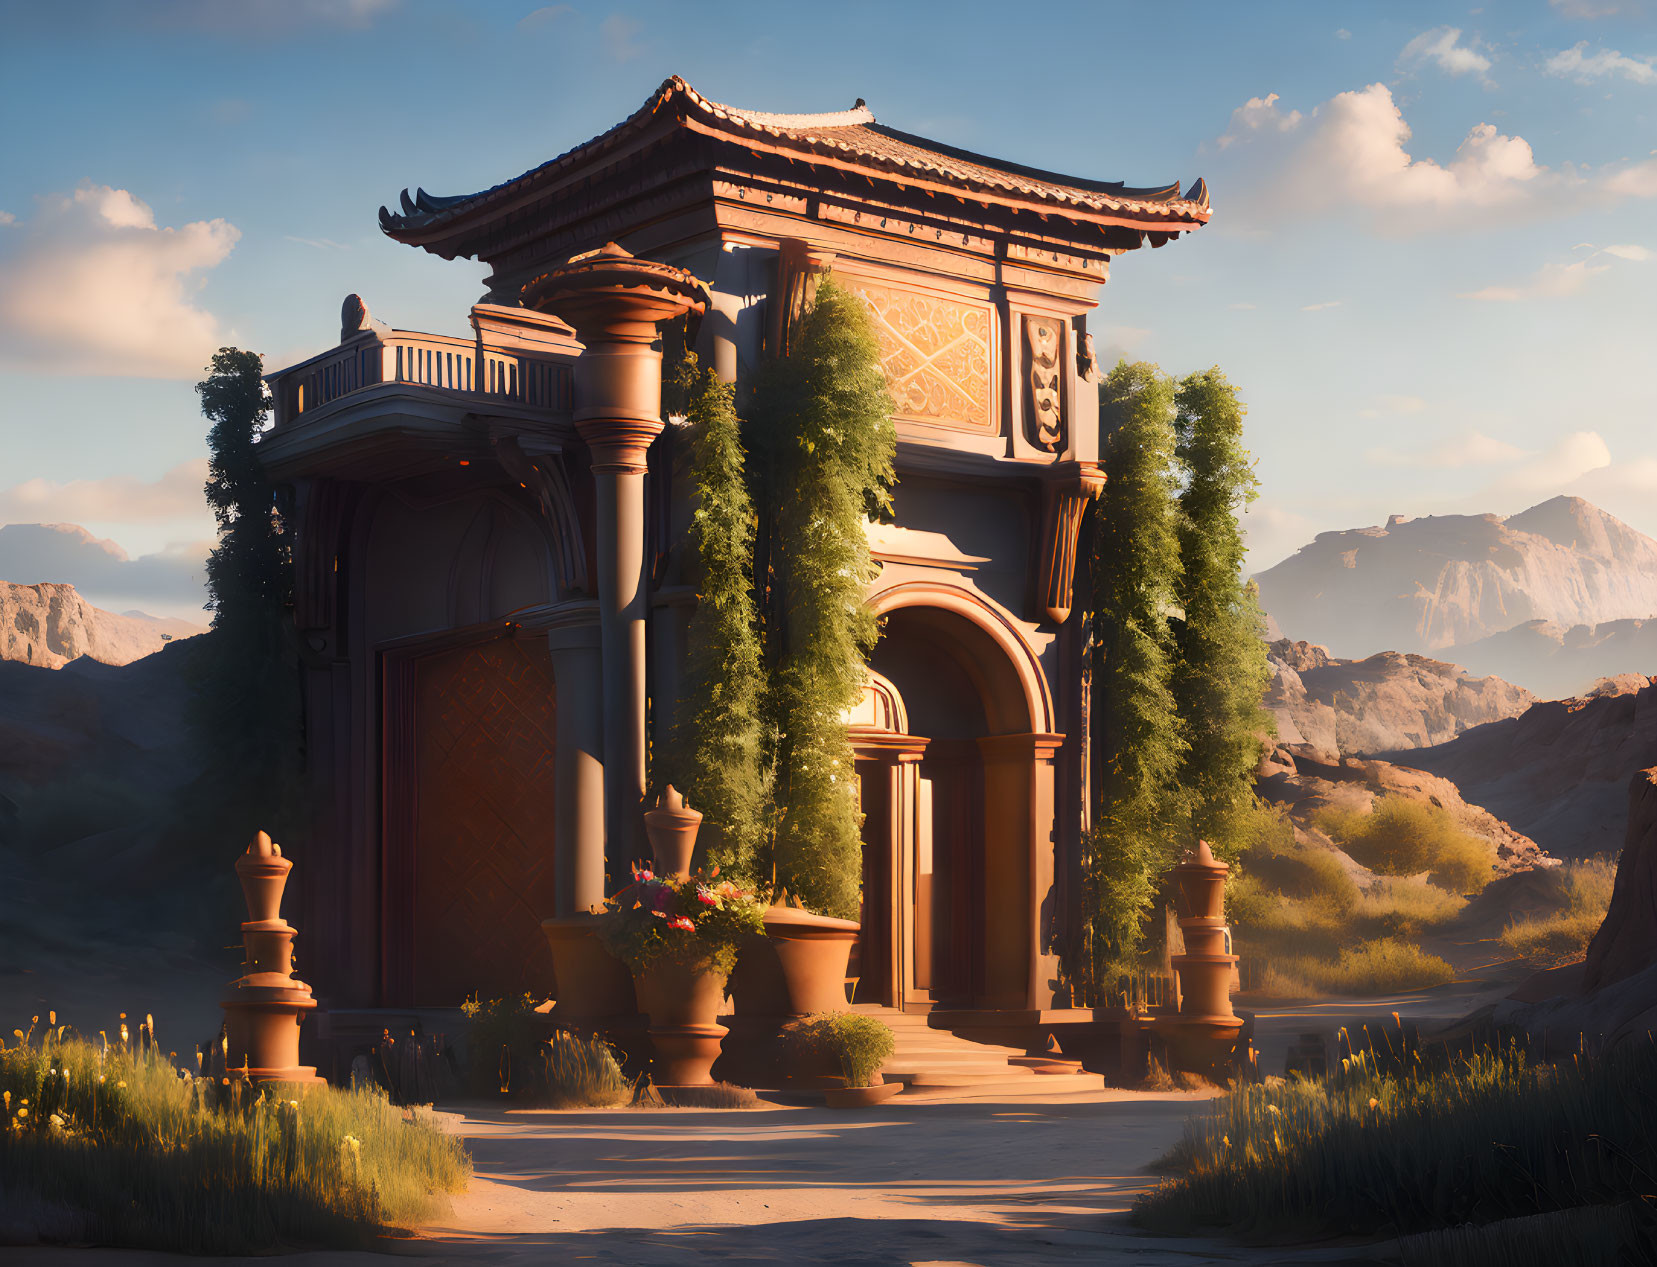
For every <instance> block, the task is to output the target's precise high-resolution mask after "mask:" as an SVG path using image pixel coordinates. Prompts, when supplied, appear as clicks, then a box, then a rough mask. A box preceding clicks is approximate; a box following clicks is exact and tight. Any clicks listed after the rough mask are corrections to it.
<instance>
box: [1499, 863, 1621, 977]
mask: <svg viewBox="0 0 1657 1267" xmlns="http://www.w3.org/2000/svg"><path fill="white" fill-rule="evenodd" d="M1616 880H1617V866H1616V864H1615V863H1614V862H1612V861H1610V860H1609V859H1607V858H1590V859H1588V860H1586V861H1583V862H1571V863H1567V864H1566V870H1565V893H1566V896H1567V898H1568V903H1569V904H1568V905H1567V906H1566V907H1565V909H1563V910H1560V911H1556V912H1554V913H1553V914H1552V915H1538V916H1533V917H1531V918H1528V919H1516V920H1513V921H1512V922H1510V923H1509V924H1508V926H1507V927H1506V928H1504V929H1503V930H1502V944H1503V945H1504V946H1506V947H1507V948H1508V949H1509V950H1510V951H1512V952H1513V953H1514V954H1515V955H1517V956H1518V957H1519V958H1521V959H1526V960H1529V961H1530V962H1531V963H1534V964H1537V965H1539V966H1546V965H1552V964H1560V963H1568V962H1570V961H1571V960H1573V959H1579V958H1581V957H1582V955H1583V953H1584V952H1586V951H1587V949H1588V943H1589V942H1590V941H1592V940H1593V937H1594V934H1595V933H1596V932H1598V931H1599V926H1600V925H1601V924H1603V923H1604V922H1605V912H1606V910H1607V908H1608V907H1610V905H1611V889H1612V887H1613V886H1614V885H1615V884H1616Z"/></svg>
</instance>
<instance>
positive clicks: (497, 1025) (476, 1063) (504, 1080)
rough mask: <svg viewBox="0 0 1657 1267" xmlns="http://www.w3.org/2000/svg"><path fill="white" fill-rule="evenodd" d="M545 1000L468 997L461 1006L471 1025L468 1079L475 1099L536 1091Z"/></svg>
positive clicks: (467, 1041) (534, 998)
mask: <svg viewBox="0 0 1657 1267" xmlns="http://www.w3.org/2000/svg"><path fill="white" fill-rule="evenodd" d="M541 1002H542V1000H540V999H537V998H536V997H535V996H534V995H533V994H520V995H517V996H515V997H513V998H506V999H478V998H469V999H467V1000H466V1002H464V1003H462V1004H461V1005H460V1010H461V1011H462V1012H463V1013H465V1016H466V1019H467V1021H469V1022H470V1025H469V1027H468V1030H467V1037H466V1080H467V1085H468V1086H469V1088H470V1090H471V1091H472V1094H474V1095H497V1094H499V1095H510V1094H512V1092H513V1085H512V1080H513V1078H514V1077H517V1078H518V1088H517V1089H518V1091H519V1092H520V1093H528V1092H530V1091H533V1090H534V1089H535V1078H536V1076H537V1075H538V1074H539V1073H540V1064H541V1061H540V1052H539V1049H540V1045H541V1035H542V1034H543V1033H544V1032H545V1024H546V1022H545V1020H544V1019H543V1018H542V1016H541V1014H540V1013H539V1012H537V1010H536V1009H537V1008H538V1007H539V1006H540V1005H541Z"/></svg>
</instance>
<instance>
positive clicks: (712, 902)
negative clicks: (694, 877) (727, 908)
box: [696, 888, 719, 906]
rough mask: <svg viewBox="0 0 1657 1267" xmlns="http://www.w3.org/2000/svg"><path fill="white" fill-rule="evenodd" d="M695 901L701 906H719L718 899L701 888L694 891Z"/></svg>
mask: <svg viewBox="0 0 1657 1267" xmlns="http://www.w3.org/2000/svg"><path fill="white" fill-rule="evenodd" d="M696 900H697V901H698V902H700V903H702V905H703V906H718V905H719V899H718V898H717V897H715V896H714V895H713V894H712V893H710V892H708V890H706V889H702V888H699V889H697V890H696Z"/></svg>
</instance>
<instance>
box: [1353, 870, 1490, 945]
mask: <svg viewBox="0 0 1657 1267" xmlns="http://www.w3.org/2000/svg"><path fill="white" fill-rule="evenodd" d="M1466 905H1467V899H1466V898H1464V897H1461V896H1460V895H1459V894H1455V893H1448V892H1446V891H1445V890H1443V889H1441V888H1439V887H1438V886H1437V885H1436V884H1433V883H1432V882H1431V881H1429V880H1424V879H1422V878H1421V877H1420V876H1400V875H1382V876H1376V877H1375V879H1374V880H1373V881H1372V882H1371V883H1369V884H1366V885H1364V887H1363V889H1362V891H1361V892H1360V893H1359V895H1358V900H1357V902H1356V903H1355V904H1354V905H1353V908H1352V914H1353V915H1354V916H1355V917H1356V918H1357V919H1359V920H1361V921H1364V922H1365V923H1366V924H1368V925H1369V926H1371V927H1374V928H1377V929H1380V930H1382V931H1384V932H1386V933H1389V934H1397V935H1402V936H1413V935H1415V934H1417V933H1419V932H1421V931H1422V930H1423V929H1427V928H1436V927H1438V926H1439V925H1440V924H1447V923H1449V922H1450V921H1451V920H1452V919H1454V918H1455V917H1456V916H1457V914H1459V913H1460V911H1461V908H1462V907H1464V906H1466Z"/></svg>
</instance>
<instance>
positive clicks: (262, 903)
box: [236, 832, 293, 924]
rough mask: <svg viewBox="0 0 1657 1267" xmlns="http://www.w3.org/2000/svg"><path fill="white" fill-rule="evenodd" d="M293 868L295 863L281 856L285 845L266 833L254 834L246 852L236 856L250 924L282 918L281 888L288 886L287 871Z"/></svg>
mask: <svg viewBox="0 0 1657 1267" xmlns="http://www.w3.org/2000/svg"><path fill="white" fill-rule="evenodd" d="M292 870H293V863H291V862H289V861H288V860H287V859H286V858H284V857H283V856H282V846H281V845H279V844H277V843H276V842H275V841H274V840H272V839H271V838H270V835H269V833H267V832H260V833H259V834H258V835H257V836H255V837H254V838H253V843H252V844H251V845H249V846H248V847H247V852H245V853H244V854H242V856H241V857H239V858H237V859H236V877H237V878H238V879H239V880H241V882H242V897H243V898H245V899H246V900H247V914H248V921H249V922H250V923H254V924H274V923H277V922H279V921H280V920H281V918H282V891H283V890H284V889H286V888H287V886H288V872H290V871H292Z"/></svg>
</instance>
